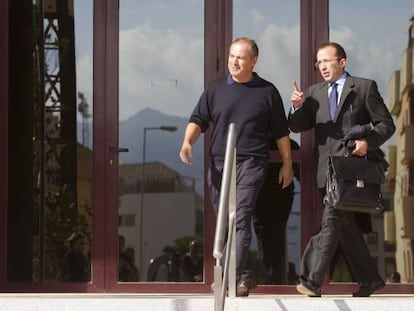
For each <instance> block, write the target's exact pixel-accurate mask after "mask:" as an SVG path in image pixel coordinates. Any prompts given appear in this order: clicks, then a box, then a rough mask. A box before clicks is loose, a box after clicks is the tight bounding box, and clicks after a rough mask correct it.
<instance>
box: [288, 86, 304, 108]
mask: <svg viewBox="0 0 414 311" xmlns="http://www.w3.org/2000/svg"><path fill="white" fill-rule="evenodd" d="M292 83H293V92H292V96H291V97H290V102H291V103H292V105H293V107H295V108H298V107H300V106H302V105H303V102H304V101H305V95H304V94H303V92H302V91H301V90H300V89H299V86H298V84H297V83H296V81H295V80H293V81H292Z"/></svg>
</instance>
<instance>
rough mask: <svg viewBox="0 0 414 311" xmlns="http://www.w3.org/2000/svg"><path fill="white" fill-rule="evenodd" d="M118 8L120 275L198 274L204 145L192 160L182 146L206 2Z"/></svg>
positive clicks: (124, 1)
mask: <svg viewBox="0 0 414 311" xmlns="http://www.w3.org/2000/svg"><path fill="white" fill-rule="evenodd" d="M178 7H179V9H177V8H178ZM171 12H174V14H171ZM119 16H120V17H119V19H120V21H119V24H120V34H119V146H121V147H125V148H128V150H129V152H127V153H120V154H119V166H118V224H119V225H118V234H119V239H120V243H119V245H118V249H119V273H118V279H119V281H120V282H137V281H139V282H183V281H185V282H193V281H195V282H200V281H202V280H203V279H202V275H201V276H200V275H199V274H198V273H197V274H193V272H191V271H188V270H186V269H185V268H186V267H188V266H189V265H188V264H186V262H187V263H188V258H192V259H194V262H195V263H197V264H196V265H195V266H196V267H193V268H196V269H199V266H200V263H201V267H202V262H203V261H202V260H200V259H202V257H201V258H200V253H199V252H198V251H199V247H198V246H199V245H200V247H201V249H202V244H203V225H202V224H203V206H204V205H203V196H204V193H203V192H204V186H203V171H204V170H203V165H204V160H203V146H202V143H200V144H197V145H196V146H195V148H194V154H193V158H194V163H193V165H192V166H191V167H186V166H184V165H182V164H181V163H180V160H179V158H178V151H179V149H178V148H179V147H178V146H180V145H181V142H182V141H181V139H182V135H183V131H184V129H185V126H186V124H187V121H188V120H187V119H188V115H189V114H190V113H191V110H192V108H193V107H194V105H195V103H196V102H197V100H198V97H199V94H200V92H201V91H202V89H203V68H204V65H203V41H204V32H203V24H204V22H203V2H202V1H201V2H200V1H189V0H177V1H167V2H157V1H155V2H154V1H132V0H121V1H120V3H119ZM194 244H197V247H196V248H195V250H194V247H193V246H192V245H194ZM128 249H129V251H130V252H133V256H129V259H128V258H126V257H128V256H125V253H126V251H127V250H128ZM190 255H191V256H190ZM201 255H203V254H202V253H201ZM188 256H190V257H188ZM132 257H133V258H132ZM131 267H132V269H131ZM128 271H137V273H134V272H132V274H134V275H133V276H128ZM201 271H202V270H201ZM137 275H138V276H137Z"/></svg>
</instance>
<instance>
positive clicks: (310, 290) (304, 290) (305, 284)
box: [296, 276, 321, 297]
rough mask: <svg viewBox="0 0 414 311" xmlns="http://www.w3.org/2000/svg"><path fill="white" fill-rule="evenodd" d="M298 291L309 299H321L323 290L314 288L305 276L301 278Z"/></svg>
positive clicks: (297, 286)
mask: <svg viewBox="0 0 414 311" xmlns="http://www.w3.org/2000/svg"><path fill="white" fill-rule="evenodd" d="M296 290H297V291H298V292H299V293H301V294H303V295H307V296H309V297H321V288H320V287H318V286H314V285H313V284H312V282H310V281H309V280H306V278H304V277H303V276H301V277H300V283H299V284H298V285H296Z"/></svg>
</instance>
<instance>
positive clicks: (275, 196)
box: [233, 0, 301, 284]
mask: <svg viewBox="0 0 414 311" xmlns="http://www.w3.org/2000/svg"><path fill="white" fill-rule="evenodd" d="M233 5H234V11H233V21H234V25H233V29H234V31H233V33H234V35H233V37H234V38H236V37H250V38H252V39H254V40H256V42H257V44H258V47H259V59H258V62H257V65H256V67H255V71H256V72H257V73H258V74H259V75H260V76H261V77H263V78H264V79H266V80H268V81H270V82H272V83H273V84H274V85H275V86H276V87H277V88H278V90H279V92H280V94H281V96H282V99H283V102H284V106H285V112H286V114H287V113H288V111H289V109H290V96H291V93H292V90H293V87H292V80H296V81H297V82H298V83H299V81H300V74H299V73H300V70H299V65H300V59H299V53H300V20H299V14H300V3H299V1H282V0H278V1H249V0H237V1H233ZM291 138H292V139H293V140H294V141H293V143H292V146H295V148H294V149H299V144H300V135H299V134H293V133H292V134H291ZM279 167H280V163H277V162H276V163H273V164H272V167H271V170H270V172H269V177H268V178H267V182H266V184H265V186H264V187H263V189H262V193H261V195H260V197H259V200H258V205H257V210H258V211H259V219H257V218H256V219H255V221H254V226H253V228H254V229H253V231H256V233H257V235H254V236H253V238H252V244H251V250H252V255H253V256H252V257H253V260H254V262H256V263H257V264H254V265H253V267H254V277H255V279H256V281H257V282H259V284H295V283H296V282H297V275H296V273H298V271H299V267H300V245H301V243H300V234H301V233H300V206H301V203H300V183H299V163H295V169H296V172H297V173H296V177H297V178H296V179H295V181H294V187H292V188H289V189H286V190H283V191H281V190H280V187H279V185H278V184H277V177H276V176H277V175H276V176H275V174H277V172H278V171H279ZM282 197H283V200H282V199H281V198H282ZM282 201H283V202H284V204H281V202H282ZM282 206H284V207H285V208H281V207H282ZM260 219H263V221H260ZM269 220H270V221H269ZM276 221H278V222H277V223H276ZM279 221H280V222H279ZM261 232H262V233H263V234H264V236H263V238H262V237H260V235H261ZM285 232H286V234H285ZM258 237H259V238H258ZM276 240H278V243H275V241H276Z"/></svg>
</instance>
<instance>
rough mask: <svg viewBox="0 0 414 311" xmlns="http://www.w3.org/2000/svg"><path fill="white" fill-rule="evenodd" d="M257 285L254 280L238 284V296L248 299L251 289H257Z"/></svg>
mask: <svg viewBox="0 0 414 311" xmlns="http://www.w3.org/2000/svg"><path fill="white" fill-rule="evenodd" d="M255 287H256V284H255V283H254V282H253V281H252V280H244V281H240V282H239V283H237V287H236V296H237V297H247V296H249V292H250V290H251V289H253V288H255Z"/></svg>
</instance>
